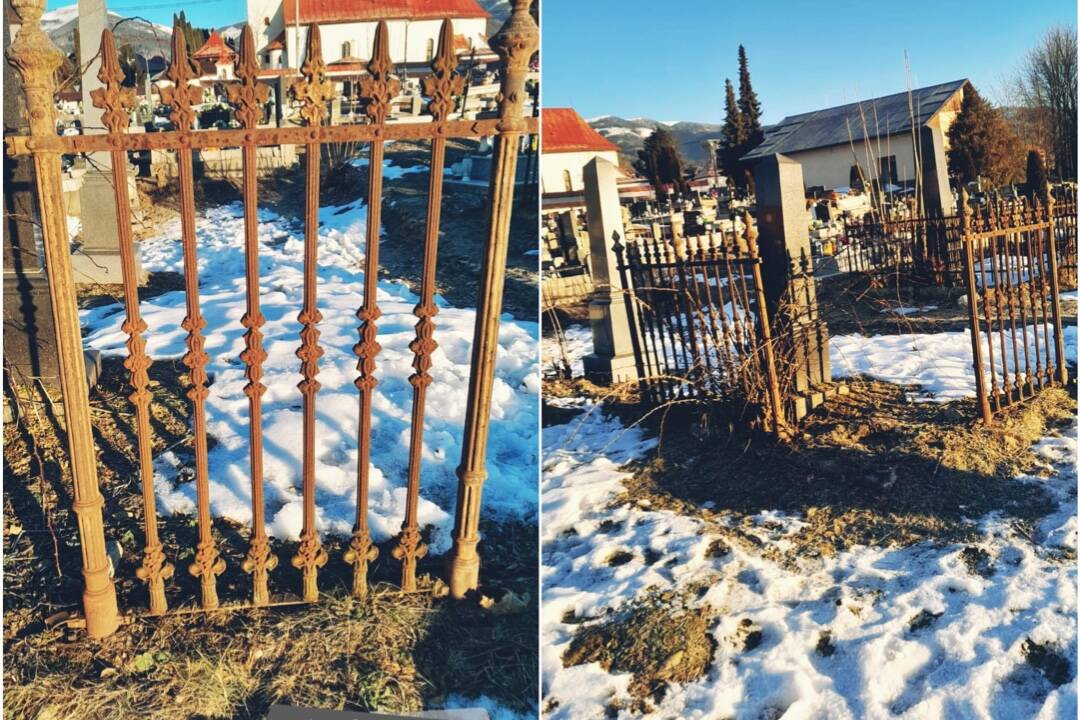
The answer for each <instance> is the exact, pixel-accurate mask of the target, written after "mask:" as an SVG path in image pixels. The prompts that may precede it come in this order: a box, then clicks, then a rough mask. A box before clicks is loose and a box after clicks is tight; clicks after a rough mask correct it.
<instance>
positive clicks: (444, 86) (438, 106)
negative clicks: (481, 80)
mask: <svg viewBox="0 0 1080 720" xmlns="http://www.w3.org/2000/svg"><path fill="white" fill-rule="evenodd" d="M431 69H432V70H434V72H433V73H432V74H431V75H428V76H426V77H425V78H424V79H423V86H424V94H425V95H427V96H428V97H430V98H431V101H430V102H429V103H428V111H430V112H431V116H432V117H433V118H434V119H435V122H441V121H443V120H446V119H447V118H448V117H450V113H451V111H453V109H454V97H455V96H456V95H460V94H461V93H463V92H464V91H465V78H464V77H463V76H461V75H458V74H457V73H456V72H454V70H456V69H457V55H456V54H455V53H454V26H453V24H452V23H451V22H450V21H449V20H444V21H443V24H442V30H440V31H439V51H438V52H437V53H436V54H435V58H434V59H433V60H432V61H431Z"/></svg>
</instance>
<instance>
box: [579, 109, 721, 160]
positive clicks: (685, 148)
mask: <svg viewBox="0 0 1080 720" xmlns="http://www.w3.org/2000/svg"><path fill="white" fill-rule="evenodd" d="M588 123H589V125H591V126H592V127H593V128H594V129H595V130H596V131H597V132H599V133H600V134H601V135H603V136H604V137H606V138H607V139H608V140H610V141H611V142H613V143H615V145H617V146H618V148H619V157H620V158H621V159H622V160H623V162H625V163H632V162H633V161H635V160H637V153H638V150H640V149H641V148H642V147H644V145H645V138H647V137H648V136H649V135H651V134H652V132H653V131H654V130H656V128H658V127H660V126H661V125H663V126H665V127H667V129H668V131H669V132H671V134H672V135H673V136H674V137H675V140H676V141H677V142H678V143H679V151H680V152H681V153H682V156H683V159H684V160H686V161H688V162H691V163H694V164H695V165H698V166H699V167H700V168H701V169H702V170H705V169H707V168H708V167H709V162H710V159H709V152H708V150H706V149H705V147H704V146H703V145H702V142H703V141H704V140H713V139H717V138H719V137H720V128H721V126H720V125H719V124H714V123H698V122H687V121H661V120H653V119H651V118H632V119H629V120H628V119H626V118H621V117H618V116H616V115H602V116H600V117H596V118H592V119H590V120H589V121H588Z"/></svg>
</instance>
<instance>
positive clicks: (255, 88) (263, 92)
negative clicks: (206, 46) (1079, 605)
mask: <svg viewBox="0 0 1080 720" xmlns="http://www.w3.org/2000/svg"><path fill="white" fill-rule="evenodd" d="M236 77H237V79H239V80H240V82H239V83H233V84H231V85H229V86H228V93H229V102H230V103H232V104H233V105H235V106H236V117H237V119H238V120H239V121H240V124H241V125H243V126H244V127H245V128H247V129H248V130H251V129H254V128H255V126H256V125H258V123H259V117H260V115H262V112H261V111H262V106H263V103H265V102H266V100H267V98H269V97H270V88H268V87H267V86H266V85H264V84H263V83H261V82H259V81H258V77H259V59H258V56H256V54H255V35H254V33H252V32H251V27H250V26H249V25H245V26H244V30H243V31H242V32H241V33H240V54H239V55H238V56H237V58H236Z"/></svg>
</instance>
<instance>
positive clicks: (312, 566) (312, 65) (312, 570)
mask: <svg viewBox="0 0 1080 720" xmlns="http://www.w3.org/2000/svg"><path fill="white" fill-rule="evenodd" d="M301 75H302V78H301V79H300V80H298V81H297V82H296V83H295V84H294V85H293V93H294V96H295V97H296V99H297V100H299V101H300V103H301V105H302V107H301V109H300V116H301V117H302V118H303V120H304V122H305V123H306V125H307V126H308V127H309V128H310V131H309V134H308V142H307V143H306V144H305V146H304V156H305V158H306V165H307V167H306V168H305V170H306V173H307V180H306V187H305V192H306V195H305V198H306V205H305V208H304V306H303V308H302V309H301V310H300V314H299V315H298V316H297V318H296V319H297V320H298V321H299V322H300V324H301V326H302V328H301V330H300V348H299V349H298V350H297V351H296V357H298V358H299V359H300V374H301V376H302V377H303V379H302V380H301V381H300V383H299V384H298V385H297V387H298V388H300V394H301V395H302V396H303V413H304V429H303V460H302V469H301V472H302V475H303V486H304V524H303V527H302V529H301V530H300V546H299V547H298V548H297V551H296V554H295V555H294V556H293V557H292V565H293V567H295V568H296V569H297V570H300V571H301V573H302V577H303V580H302V590H301V592H302V597H303V599H304V601H305V602H315V601H316V600H318V599H319V568H321V567H323V566H324V565H326V562H327V559H328V558H327V555H326V551H325V550H324V549H323V547H322V543H321V542H320V541H319V531H318V529H317V528H316V527H315V396H316V394H317V393H318V391H319V388H320V387H321V384H320V383H319V381H318V380H316V379H315V376H316V375H317V374H318V372H319V358H320V357H322V355H323V350H322V348H321V347H319V328H318V325H319V322H320V321H321V320H322V319H323V318H322V313H321V312H319V307H318V298H317V288H318V280H319V277H318V262H319V174H320V172H321V168H320V165H321V163H320V160H321V152H322V149H321V144H320V138H321V131H320V127H321V126H322V121H323V119H324V118H325V116H326V103H327V102H328V101H330V100H332V99H333V97H334V88H333V85H332V84H331V83H330V82H329V81H327V79H326V64H325V63H324V62H323V59H322V36H321V34H320V31H319V26H318V25H312V26H311V29H310V31H309V32H308V45H307V57H306V58H305V60H304V64H303V66H302V67H301Z"/></svg>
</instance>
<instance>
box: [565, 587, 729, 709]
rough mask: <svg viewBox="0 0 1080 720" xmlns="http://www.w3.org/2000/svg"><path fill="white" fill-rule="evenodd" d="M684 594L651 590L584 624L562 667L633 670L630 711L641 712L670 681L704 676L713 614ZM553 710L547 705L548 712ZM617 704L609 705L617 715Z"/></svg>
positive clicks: (710, 650) (657, 698)
mask: <svg viewBox="0 0 1080 720" xmlns="http://www.w3.org/2000/svg"><path fill="white" fill-rule="evenodd" d="M690 605H691V602H690V598H689V597H688V596H687V594H685V593H675V592H665V593H659V592H654V593H652V594H650V595H648V596H646V597H644V598H642V599H639V600H636V601H634V602H632V603H630V604H629V605H627V606H626V607H624V608H622V609H620V610H619V611H618V612H617V613H615V614H614V615H613V616H611V617H609V618H605V619H604V620H602V621H601V622H598V623H591V624H589V625H585V626H583V627H582V628H581V629H580V630H579V631H578V632H577V633H576V634H575V635H574V638H573V639H572V640H571V641H570V647H568V648H567V649H566V651H565V652H564V653H563V656H562V662H563V665H564V666H565V667H570V666H572V665H582V664H585V663H590V662H598V663H600V666H601V667H602V668H604V670H606V671H608V672H631V673H633V674H634V677H633V680H631V682H630V686H629V691H630V695H631V697H632V698H634V701H633V704H632V705H633V706H632V707H630V708H628V709H629V710H631V712H634V713H637V714H640V713H643V712H648V711H649V710H650V709H651V703H653V702H660V701H661V700H663V697H664V694H665V693H666V691H667V687H668V684H669V683H680V684H681V683H688V682H692V681H694V680H697V679H698V678H700V677H702V676H704V675H705V673H707V672H708V670H709V666H710V665H711V664H712V657H713V651H714V649H715V648H714V644H715V641H714V640H713V638H712V636H711V634H710V632H709V631H710V626H711V625H712V619H713V618H712V616H713V612H712V610H711V609H710V608H709V607H708V606H699V607H691V606H690ZM551 709H553V708H548V710H551ZM619 709H620V708H618V707H615V706H613V707H610V708H608V710H609V714H615V715H617V714H618V710H619Z"/></svg>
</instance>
